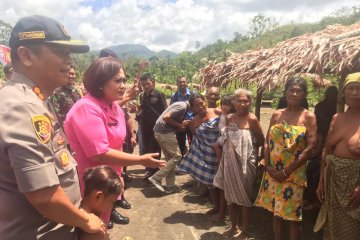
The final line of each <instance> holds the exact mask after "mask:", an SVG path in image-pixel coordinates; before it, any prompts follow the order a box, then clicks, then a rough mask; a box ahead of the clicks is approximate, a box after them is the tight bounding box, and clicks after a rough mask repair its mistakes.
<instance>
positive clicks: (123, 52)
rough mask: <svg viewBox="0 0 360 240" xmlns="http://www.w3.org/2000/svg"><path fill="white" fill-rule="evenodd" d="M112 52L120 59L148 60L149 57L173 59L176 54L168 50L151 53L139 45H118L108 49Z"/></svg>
mask: <svg viewBox="0 0 360 240" xmlns="http://www.w3.org/2000/svg"><path fill="white" fill-rule="evenodd" d="M108 48H110V49H111V50H113V51H114V52H115V53H116V54H117V55H118V56H119V58H121V59H127V58H129V57H141V58H145V59H149V58H151V57H170V58H174V57H176V56H177V55H178V54H177V53H175V52H171V51H168V50H161V51H158V52H156V51H152V50H150V49H149V48H148V47H146V46H144V45H141V44H119V45H114V46H110V47H108Z"/></svg>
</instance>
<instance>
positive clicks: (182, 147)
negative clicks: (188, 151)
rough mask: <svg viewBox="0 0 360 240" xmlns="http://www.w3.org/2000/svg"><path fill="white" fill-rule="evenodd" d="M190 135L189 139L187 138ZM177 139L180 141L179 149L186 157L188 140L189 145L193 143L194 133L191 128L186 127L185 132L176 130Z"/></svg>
mask: <svg viewBox="0 0 360 240" xmlns="http://www.w3.org/2000/svg"><path fill="white" fill-rule="evenodd" d="M186 137H188V139H186ZM176 140H177V141H178V145H179V149H180V152H181V155H182V157H184V152H185V147H186V141H187V140H188V142H189V145H190V144H191V140H192V133H191V131H190V129H189V128H186V130H185V131H183V132H176Z"/></svg>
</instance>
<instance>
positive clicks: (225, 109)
mask: <svg viewBox="0 0 360 240" xmlns="http://www.w3.org/2000/svg"><path fill="white" fill-rule="evenodd" d="M232 100H233V96H231V95H225V96H223V97H222V98H221V110H222V114H221V116H220V121H219V129H220V131H221V133H224V130H225V127H226V120H225V117H226V115H228V114H230V113H234V112H235V108H234V105H233V103H232ZM222 141H223V139H222V136H220V137H219V138H218V140H217V141H216V143H215V144H214V145H213V148H214V151H215V154H216V157H217V159H218V162H217V168H219V164H220V161H221V156H222ZM218 190H219V191H218V192H219V200H220V201H219V211H218V212H217V213H216V214H214V215H212V216H211V217H210V221H212V222H218V221H221V220H223V219H224V218H225V210H226V201H225V197H224V191H223V190H222V189H218Z"/></svg>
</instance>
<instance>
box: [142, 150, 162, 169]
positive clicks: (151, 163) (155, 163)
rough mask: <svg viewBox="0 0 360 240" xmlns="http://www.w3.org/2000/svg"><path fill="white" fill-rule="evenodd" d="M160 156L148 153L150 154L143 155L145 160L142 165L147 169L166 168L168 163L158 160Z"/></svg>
mask: <svg viewBox="0 0 360 240" xmlns="http://www.w3.org/2000/svg"><path fill="white" fill-rule="evenodd" d="M158 156H159V153H148V154H144V155H141V157H142V158H143V161H142V165H143V166H145V167H151V168H161V167H165V166H166V165H165V163H166V162H165V161H163V160H158V159H156V157H158Z"/></svg>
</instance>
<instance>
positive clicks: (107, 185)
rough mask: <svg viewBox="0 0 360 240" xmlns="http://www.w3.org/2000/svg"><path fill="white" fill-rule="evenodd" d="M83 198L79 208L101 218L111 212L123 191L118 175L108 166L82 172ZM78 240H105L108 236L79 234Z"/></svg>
mask: <svg viewBox="0 0 360 240" xmlns="http://www.w3.org/2000/svg"><path fill="white" fill-rule="evenodd" d="M83 181H84V185H85V191H84V198H83V199H82V202H81V208H82V209H83V210H84V211H86V212H89V213H94V214H95V215H97V216H99V217H100V216H102V215H104V214H106V213H108V212H110V211H111V209H112V208H113V206H114V202H115V201H116V200H117V197H118V196H119V194H121V192H122V190H123V184H122V182H121V180H120V178H119V175H118V174H117V173H116V171H114V170H113V169H112V168H111V167H110V166H106V165H101V166H96V167H92V168H88V169H86V170H85V171H84V176H83ZM79 239H80V240H107V239H109V237H108V236H103V235H99V234H88V233H85V232H80V238H79Z"/></svg>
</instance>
